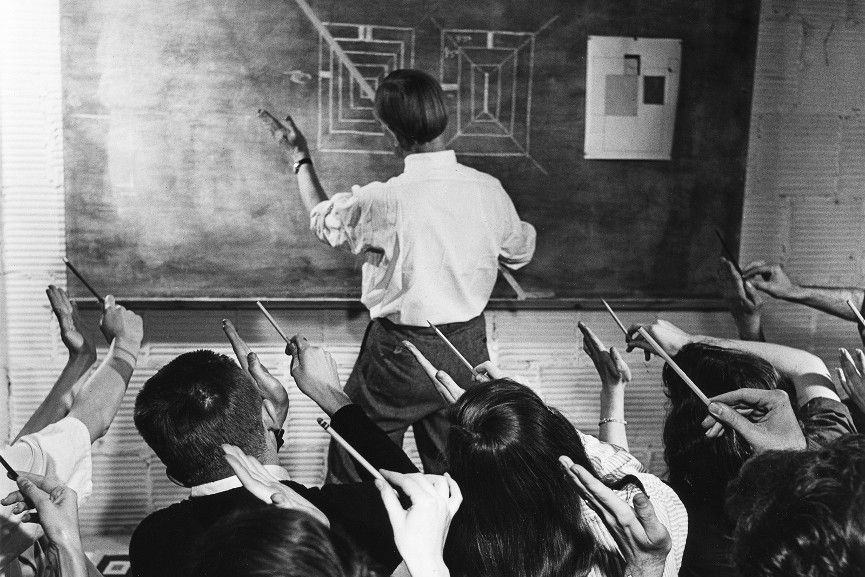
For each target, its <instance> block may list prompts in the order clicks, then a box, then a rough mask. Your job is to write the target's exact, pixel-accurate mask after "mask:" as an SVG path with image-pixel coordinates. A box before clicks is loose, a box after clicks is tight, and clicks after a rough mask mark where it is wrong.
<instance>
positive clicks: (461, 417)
mask: <svg viewBox="0 0 865 577" xmlns="http://www.w3.org/2000/svg"><path fill="white" fill-rule="evenodd" d="M450 419H451V429H450V433H449V438H448V445H447V446H448V451H447V452H448V458H449V465H450V474H451V475H452V476H453V478H454V479H455V480H456V481H457V483H459V485H460V488H461V489H462V493H463V496H464V500H463V504H462V507H460V510H459V511H458V512H457V514H456V516H455V517H454V519H453V522H452V524H451V528H450V532H449V534H448V539H447V543H446V545H445V561H446V563H447V566H448V568H449V569H450V570H451V572H452V574H453V575H455V576H469V577H500V576H502V575H508V576H512V577H543V576H553V575H582V574H584V573H586V572H587V571H589V569H590V568H591V567H592V566H593V565H594V564H598V565H600V566H603V567H618V565H617V563H618V562H617V561H616V559H615V558H614V557H613V556H612V555H608V554H607V552H606V551H604V550H602V549H601V548H600V547H599V546H598V544H597V542H596V540H595V538H594V536H593V535H592V533H591V531H590V530H589V527H588V525H587V524H586V522H585V521H584V520H583V507H584V506H585V503H584V501H583V499H582V497H581V496H580V493H579V490H578V489H577V487H576V485H575V484H574V482H573V481H572V480H571V479H570V478H569V477H568V475H567V473H566V472H565V470H564V469H563V468H562V466H561V465H560V464H559V461H558V459H559V456H561V455H567V456H569V457H571V458H572V459H573V460H574V462H575V463H577V464H580V465H582V466H584V467H586V468H587V469H588V470H589V471H592V472H594V468H593V467H592V465H591V463H590V462H589V459H588V456H587V455H586V451H585V449H584V448H583V444H582V441H581V440H580V437H579V435H578V433H577V430H576V429H575V428H574V426H573V425H572V424H571V423H570V421H568V420H567V419H566V418H565V417H564V416H563V415H561V414H560V413H559V412H557V411H555V410H554V409H551V408H549V407H547V405H545V404H544V402H543V401H542V400H541V398H540V397H539V396H538V395H537V394H535V393H534V392H533V391H532V390H531V389H529V388H528V387H526V386H523V385H521V384H519V383H516V382H514V381H511V380H507V379H501V380H497V381H493V382H490V383H485V384H483V385H478V386H475V387H473V388H471V389H469V390H468V391H466V392H465V394H464V395H463V396H462V397H461V398H460V400H459V401H457V403H456V404H455V405H454V406H453V407H452V408H451V417H450ZM617 555H618V554H616V556H617ZM619 570H621V569H619Z"/></svg>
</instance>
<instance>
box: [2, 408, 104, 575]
mask: <svg viewBox="0 0 865 577" xmlns="http://www.w3.org/2000/svg"><path fill="white" fill-rule="evenodd" d="M0 453H2V454H3V458H5V459H6V460H7V461H8V462H9V464H10V465H11V466H12V468H13V469H15V470H16V471H27V472H30V473H36V474H37V475H44V474H45V472H46V470H47V467H48V459H49V458H50V459H51V460H52V461H53V462H54V467H55V470H56V471H57V476H58V478H59V479H60V480H61V481H62V482H63V483H64V484H65V485H67V486H69V487H70V488H72V489H73V490H74V491H75V493H76V494H77V495H78V504H79V506H80V505H81V503H82V502H83V501H84V500H85V499H86V498H87V497H89V496H90V493H91V492H92V491H93V481H92V474H93V465H92V461H91V454H90V432H89V431H88V430H87V427H85V426H84V424H83V423H82V422H81V421H79V420H78V419H75V418H73V417H66V418H65V419H62V420H60V421H58V422H56V423H54V424H52V425H49V426H47V427H45V428H44V429H42V430H41V431H39V432H38V433H33V434H30V435H25V436H23V437H21V439H19V440H18V442H16V443H14V444H13V445H11V446H3V447H2V448H0ZM0 471H2V469H0ZM17 490H18V486H17V485H16V484H15V482H14V481H10V480H9V479H7V478H6V472H5V471H2V473H0V498H4V497H6V495H8V494H9V493H11V492H12V491H17ZM11 509H12V507H11V506H9V507H3V506H2V505H0V576H9V577H14V576H16V575H19V571H20V568H19V567H18V561H17V560H16V558H17V557H18V556H19V555H21V554H22V553H23V552H24V551H26V550H27V548H28V547H30V545H32V544H33V541H35V540H36V539H38V538H39V537H41V536H42V528H41V527H40V526H39V525H38V524H36V523H25V524H22V523H20V522H19V520H20V518H21V516H20V515H12V512H11Z"/></svg>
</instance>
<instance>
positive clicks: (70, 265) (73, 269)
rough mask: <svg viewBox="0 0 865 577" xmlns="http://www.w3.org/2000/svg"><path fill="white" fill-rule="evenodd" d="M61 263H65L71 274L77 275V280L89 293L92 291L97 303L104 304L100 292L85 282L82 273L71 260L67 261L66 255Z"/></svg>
mask: <svg viewBox="0 0 865 577" xmlns="http://www.w3.org/2000/svg"><path fill="white" fill-rule="evenodd" d="M63 263H64V264H65V265H66V268H68V269H69V270H71V271H72V274H74V275H75V276H76V277H78V280H80V281H81V284H83V285H84V286H85V287H87V290H89V291H90V292H91V293H93V296H95V297H96V298H97V299H98V300H99V304H101V305H103V306H104V305H105V299H104V298H102V295H101V294H99V293H98V292H96V289H95V288H93V286H91V284H90V283H89V282H87V279H85V278H84V275H82V274H81V273H80V272H78V269H77V268H75V265H74V264H72V263H71V262H69V259H68V258H66V257H63Z"/></svg>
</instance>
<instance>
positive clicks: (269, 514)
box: [197, 505, 374, 577]
mask: <svg viewBox="0 0 865 577" xmlns="http://www.w3.org/2000/svg"><path fill="white" fill-rule="evenodd" d="M202 543H203V546H202V548H201V551H200V556H199V559H200V560H199V563H198V572H197V575H201V576H202V577H260V576H262V575H278V576H279V577H374V573H372V572H371V571H370V570H369V569H368V563H367V561H366V559H365V557H364V556H363V554H362V553H360V552H359V551H358V550H356V549H355V548H354V547H353V546H352V545H351V544H350V543H349V541H348V540H347V539H346V538H345V537H343V536H342V535H340V534H339V533H338V532H335V531H333V530H330V529H328V528H327V527H325V526H324V525H322V524H321V523H320V522H318V521H317V520H316V519H314V518H313V517H312V516H311V515H309V514H308V513H305V512H303V511H299V510H296V509H281V508H278V507H273V506H270V505H261V506H260V507H255V508H253V509H251V510H245V511H242V512H238V513H235V514H234V515H229V516H228V517H226V518H224V519H222V520H220V521H219V522H218V523H217V524H215V525H214V526H213V527H212V528H210V529H209V530H208V531H207V533H205V535H204V537H203V538H202Z"/></svg>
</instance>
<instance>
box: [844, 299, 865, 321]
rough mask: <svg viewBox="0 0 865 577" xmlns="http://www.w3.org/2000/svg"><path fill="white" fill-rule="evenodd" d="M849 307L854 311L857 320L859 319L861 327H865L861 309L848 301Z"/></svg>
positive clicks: (864, 318)
mask: <svg viewBox="0 0 865 577" xmlns="http://www.w3.org/2000/svg"><path fill="white" fill-rule="evenodd" d="M847 306H848V307H850V310H851V311H853V314H854V315H856V318H857V319H859V325H860V326H863V327H865V317H863V316H862V313H860V312H859V309H857V308H856V305H854V304H853V301H851V300H849V299H848V300H847Z"/></svg>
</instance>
